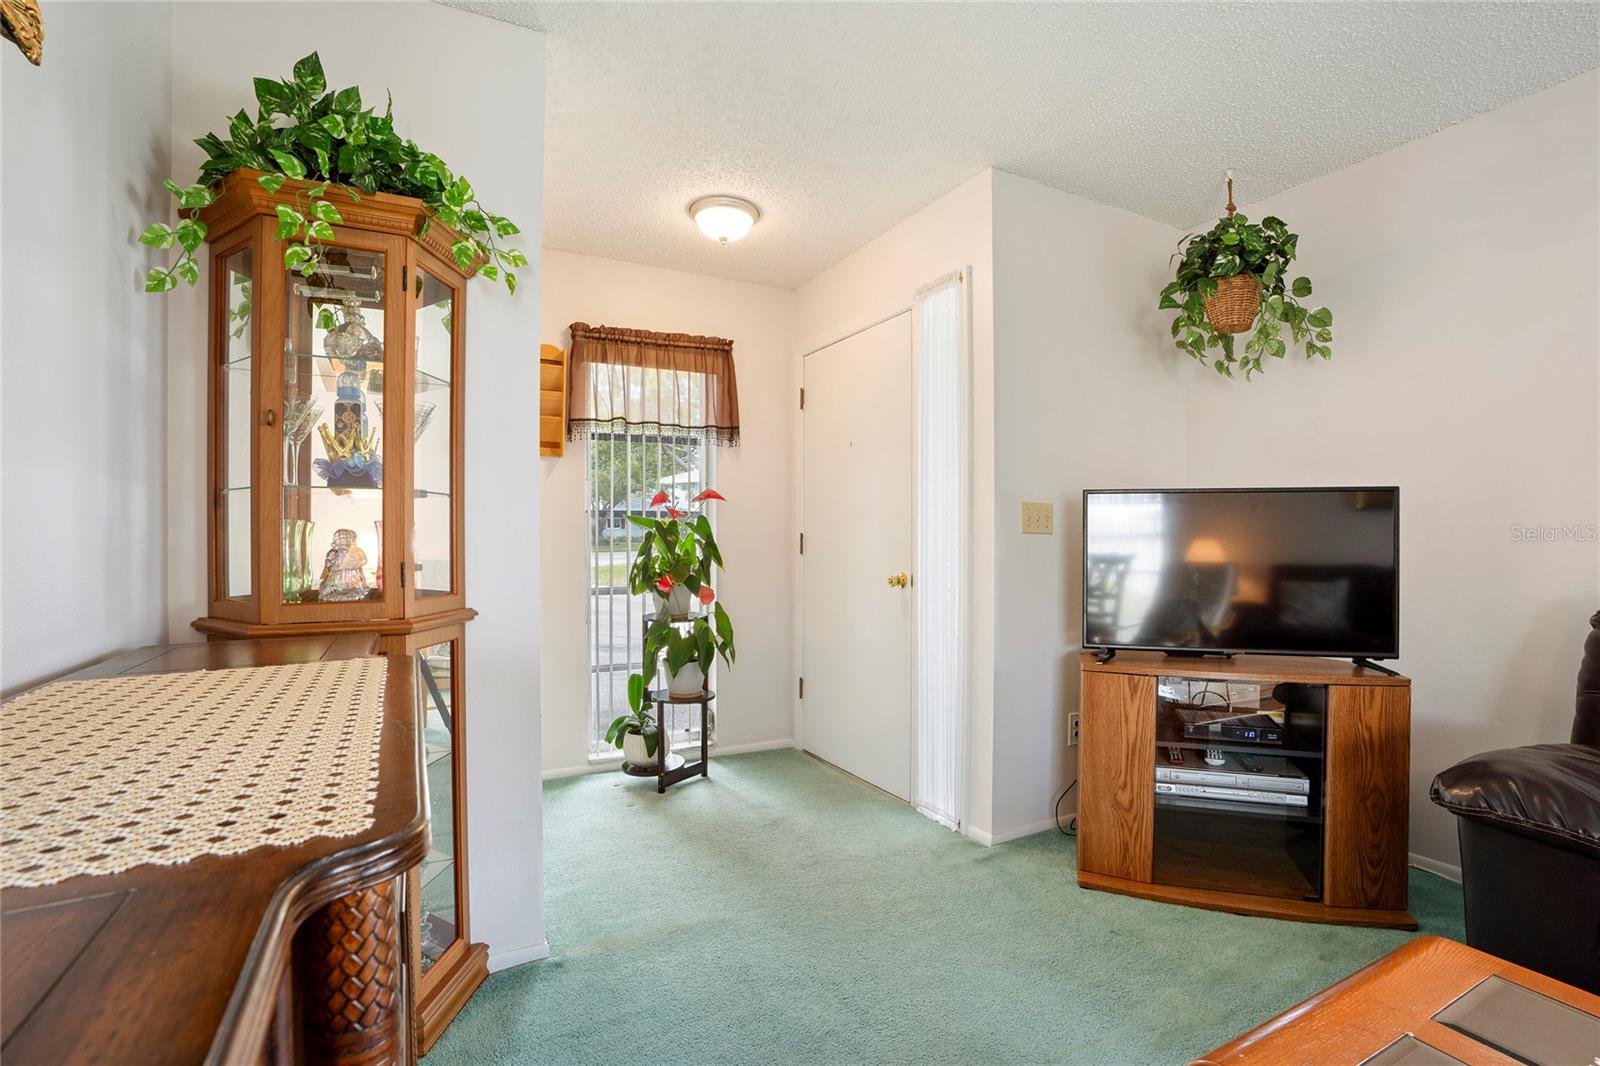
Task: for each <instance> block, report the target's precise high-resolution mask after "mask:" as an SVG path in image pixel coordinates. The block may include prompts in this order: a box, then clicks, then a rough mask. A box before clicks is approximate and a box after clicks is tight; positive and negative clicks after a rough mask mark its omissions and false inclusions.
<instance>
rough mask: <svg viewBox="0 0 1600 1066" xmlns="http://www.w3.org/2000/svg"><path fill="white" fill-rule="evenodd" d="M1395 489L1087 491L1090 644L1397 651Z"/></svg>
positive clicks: (1363, 654)
mask: <svg viewBox="0 0 1600 1066" xmlns="http://www.w3.org/2000/svg"><path fill="white" fill-rule="evenodd" d="M1399 534H1400V490H1399V489H1396V488H1393V487H1390V488H1271V489H1266V488H1263V489H1254V488H1252V489H1089V490H1086V491H1085V492H1084V494H1083V644H1084V647H1086V648H1104V649H1109V650H1117V649H1146V650H1154V651H1165V652H1173V653H1195V654H1203V653H1219V654H1232V653H1235V652H1256V653H1265V654H1276V655H1327V656H1340V657H1346V656H1348V657H1350V658H1361V659H1392V658H1396V657H1398V656H1399V654H1400V623H1399V604H1400V598H1399V597H1400V579H1399V562H1400V536H1399Z"/></svg>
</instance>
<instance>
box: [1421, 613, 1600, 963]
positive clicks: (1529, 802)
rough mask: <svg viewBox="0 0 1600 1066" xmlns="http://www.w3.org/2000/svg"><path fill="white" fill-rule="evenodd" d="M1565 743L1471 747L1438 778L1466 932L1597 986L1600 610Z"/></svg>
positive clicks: (1505, 954)
mask: <svg viewBox="0 0 1600 1066" xmlns="http://www.w3.org/2000/svg"><path fill="white" fill-rule="evenodd" d="M1589 625H1590V627H1591V629H1590V632H1589V639H1588V640H1587V642H1586V643H1585V644H1584V649H1583V665H1582V667H1580V668H1579V670H1578V711H1577V716H1576V717H1575V718H1574V719H1573V722H1572V742H1571V743H1570V744H1532V745H1529V746H1527V747H1522V748H1504V749H1502V750H1500V751H1491V752H1486V753H1484V754H1483V755H1475V756H1473V757H1472V758H1470V759H1467V760H1465V761H1464V762H1459V763H1457V764H1456V765H1454V766H1452V767H1451V768H1450V769H1448V770H1446V771H1445V772H1444V773H1442V774H1440V775H1439V776H1438V777H1436V778H1434V779H1433V789H1432V798H1433V802H1435V803H1437V804H1438V805H1439V806H1441V807H1443V808H1445V809H1446V810H1449V811H1453V812H1454V813H1455V814H1457V815H1460V822H1459V823H1458V826H1457V827H1458V830H1459V832H1460V838H1461V889H1462V893H1463V895H1464V896H1465V898H1466V909H1467V943H1469V944H1471V945H1472V946H1473V947H1475V948H1479V949H1480V950H1483V951H1487V952H1489V954H1491V955H1498V956H1499V957H1500V958H1503V959H1509V960H1510V961H1512V962H1515V963H1517V964H1519V965H1521V966H1526V967H1528V968H1529V969H1530V970H1537V971H1539V972H1540V973H1543V974H1548V975H1549V976H1551V977H1554V978H1557V979H1559V980H1562V981H1566V982H1567V983H1568V984H1573V985H1577V986H1578V987H1579V988H1586V989H1588V990H1589V991H1591V992H1600V611H1597V612H1595V614H1594V616H1593V617H1591V618H1590V619H1589Z"/></svg>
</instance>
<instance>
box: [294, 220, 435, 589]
mask: <svg viewBox="0 0 1600 1066" xmlns="http://www.w3.org/2000/svg"><path fill="white" fill-rule="evenodd" d="M389 269H390V265H389V261H388V256H387V254H386V253H385V251H384V250H382V249H381V248H363V247H343V246H329V247H327V248H325V249H324V251H323V257H322V263H321V265H320V267H319V269H318V270H317V271H316V272H315V273H313V274H311V275H310V276H302V275H301V274H299V273H298V272H295V271H287V272H286V281H285V292H284V321H283V328H284V331H283V378H282V382H283V392H282V410H281V413H280V417H281V424H282V434H281V439H282V448H283V465H282V471H283V474H282V479H281V513H280V515H279V518H280V524H281V531H280V534H281V535H280V543H281V551H280V563H281V567H280V569H281V574H282V580H281V588H280V589H279V590H277V595H278V597H279V603H280V604H282V607H281V615H282V616H283V617H285V618H286V620H291V621H292V620H295V619H296V618H297V617H305V618H318V619H325V618H368V617H377V616H381V615H383V614H385V613H387V612H386V610H385V603H386V602H387V601H388V600H389V597H387V596H386V594H385V582H386V579H387V577H388V575H387V574H386V571H385V566H384V563H385V548H386V537H385V532H384V528H385V522H386V518H387V505H388V502H389V492H388V489H389V488H390V487H391V486H390V485H389V484H388V483H387V481H386V476H385V475H386V473H387V474H390V475H392V474H393V472H394V470H395V467H394V464H393V463H392V462H391V460H392V459H393V458H394V456H393V450H392V449H391V448H390V447H389V444H388V442H389V436H390V435H389V434H388V433H387V432H386V431H385V424H384V403H385V397H386V396H388V395H389V394H390V393H391V392H392V391H394V389H393V385H392V383H391V378H392V375H390V374H387V373H386V369H387V368H388V367H389V366H390V365H395V366H404V365H405V362H406V360H405V358H404V353H403V352H396V351H393V350H391V346H390V344H389V343H388V342H389V340H390V337H391V335H392V334H393V332H394V331H393V330H392V329H391V328H389V327H390V323H389V322H388V318H389V311H390V307H389V304H390V300H389V291H388V289H389V285H388V282H389V277H388V275H389Z"/></svg>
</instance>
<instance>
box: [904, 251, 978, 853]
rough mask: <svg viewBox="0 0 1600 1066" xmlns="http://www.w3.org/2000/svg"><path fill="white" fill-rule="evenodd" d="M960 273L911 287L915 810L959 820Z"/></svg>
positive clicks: (963, 430) (963, 328)
mask: <svg viewBox="0 0 1600 1066" xmlns="http://www.w3.org/2000/svg"><path fill="white" fill-rule="evenodd" d="M966 286H967V272H966V271H964V270H963V271H958V272H956V273H954V274H951V275H949V276H948V277H946V278H942V279H940V280H939V281H937V282H934V283H933V284H932V285H929V286H927V287H926V288H924V289H923V290H921V291H919V292H918V294H917V299H916V303H915V306H914V308H913V314H912V323H913V326H912V328H913V333H912V353H913V366H914V367H915V377H916V381H915V386H914V389H915V395H916V418H915V438H916V449H915V450H916V456H915V467H916V470H915V485H916V518H915V521H916V571H915V573H916V585H915V588H916V600H915V603H916V606H915V619H916V620H915V628H916V644H915V647H916V667H915V679H914V685H913V693H914V707H915V709H916V722H915V728H916V745H915V749H914V751H915V770H916V773H915V781H914V783H913V784H914V789H915V793H914V796H913V799H914V802H915V803H916V807H917V810H919V811H921V812H922V813H923V814H925V815H927V816H928V817H929V818H932V819H933V820H934V821H936V822H939V823H941V824H943V825H947V826H949V827H951V828H952V829H954V828H959V826H960V825H961V823H962V821H963V819H964V817H965V811H964V810H963V808H964V806H965V797H966V764H967V705H968V695H967V689H968V669H967V657H968V644H969V641H968V631H967V613H968V603H967V586H968V571H969V569H970V563H969V555H970V547H969V540H970V532H969V530H970V523H969V516H968V511H969V500H968V497H969V494H970V487H969V478H970V473H969V468H970V460H969V454H970V445H969V436H970V428H969V427H970V423H971V416H970V409H969V403H970V383H971V369H970V357H969V352H968V345H967V321H966V306H967V298H966Z"/></svg>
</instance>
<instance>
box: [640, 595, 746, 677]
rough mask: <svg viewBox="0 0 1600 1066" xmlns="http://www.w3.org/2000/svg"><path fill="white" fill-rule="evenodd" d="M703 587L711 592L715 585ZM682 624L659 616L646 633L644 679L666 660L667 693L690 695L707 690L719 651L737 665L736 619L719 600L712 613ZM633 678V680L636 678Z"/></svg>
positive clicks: (726, 661)
mask: <svg viewBox="0 0 1600 1066" xmlns="http://www.w3.org/2000/svg"><path fill="white" fill-rule="evenodd" d="M701 587H702V588H703V589H705V590H707V591H708V592H709V591H710V589H711V586H710V585H703V586H701ZM681 626H682V623H680V622H673V621H672V619H670V618H668V617H665V616H663V615H657V616H656V620H655V621H654V622H652V623H651V625H650V629H649V630H648V631H647V632H646V633H645V639H644V660H645V661H644V669H645V673H644V675H643V677H644V683H645V684H646V685H649V683H650V681H651V680H652V678H653V677H654V674H655V670H656V667H657V662H658V661H659V662H662V663H664V664H665V665H666V668H667V694H668V695H669V696H673V697H675V698H678V699H686V698H690V697H694V696H698V695H700V693H701V692H702V691H704V689H705V687H706V674H707V673H708V672H709V671H710V669H711V661H712V660H713V659H714V658H716V657H717V656H718V655H720V656H722V661H723V662H725V663H727V664H728V665H729V666H732V665H733V660H734V650H733V622H732V621H731V620H730V619H729V618H728V612H726V611H724V610H723V609H722V604H720V603H716V604H713V605H712V614H711V616H710V617H707V616H706V615H700V616H699V617H698V618H696V619H694V620H693V621H692V622H690V623H689V625H688V628H681ZM629 681H630V684H631V681H632V679H631V678H630V679H629Z"/></svg>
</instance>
